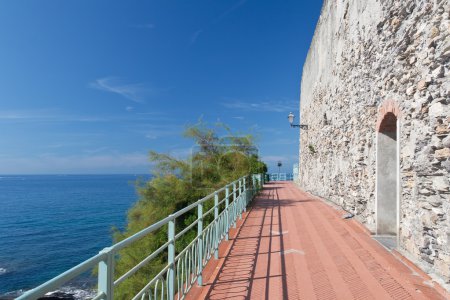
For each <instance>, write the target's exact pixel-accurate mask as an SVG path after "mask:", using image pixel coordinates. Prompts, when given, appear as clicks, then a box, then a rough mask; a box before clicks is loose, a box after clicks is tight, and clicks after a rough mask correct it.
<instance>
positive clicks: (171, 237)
mask: <svg viewBox="0 0 450 300" xmlns="http://www.w3.org/2000/svg"><path fill="white" fill-rule="evenodd" d="M261 188H262V175H261V174H254V175H250V176H244V177H242V178H239V179H238V180H236V181H234V182H232V183H230V184H228V185H226V186H225V187H223V188H221V189H219V190H217V191H215V192H213V193H211V194H209V195H208V196H206V197H204V198H202V199H200V200H198V201H197V202H195V203H193V204H191V205H189V206H187V207H185V208H183V209H181V210H179V211H177V212H175V213H173V214H171V215H169V216H168V217H166V218H164V219H163V220H161V221H159V222H157V223H155V224H153V225H151V226H149V227H147V228H145V229H143V230H141V231H140V232H138V233H136V234H134V235H132V236H130V237H128V238H126V239H124V240H123V241H120V242H119V243H117V244H114V245H113V246H111V247H107V248H105V249H103V250H102V251H100V253H99V254H97V255H95V256H93V257H91V258H90V259H88V260H86V261H84V262H82V263H80V264H79V265H77V266H75V267H73V268H72V269H70V270H68V271H66V272H64V273H62V274H61V275H59V276H57V277H55V278H53V279H51V280H49V281H47V282H46V283H44V284H42V285H40V286H38V287H36V288H34V289H32V290H30V291H28V292H26V293H24V294H23V295H21V296H20V297H19V298H17V299H21V300H23V299H37V298H39V297H42V296H44V295H45V294H47V293H49V292H52V291H55V290H57V289H58V288H60V287H61V286H63V285H64V284H65V283H67V282H69V281H71V280H73V279H74V278H76V277H77V276H79V275H80V274H82V273H84V272H86V271H89V270H92V269H93V268H95V267H96V266H98V286H97V289H98V292H97V295H96V296H95V297H94V298H92V299H95V300H97V299H108V300H110V299H114V288H116V287H117V286H118V285H119V284H121V283H122V282H124V281H125V280H126V279H127V278H129V277H130V276H132V275H133V274H135V273H136V272H137V271H138V270H139V269H141V268H142V267H144V266H145V265H147V264H148V263H149V262H150V261H151V260H152V259H155V258H156V257H157V256H158V255H160V254H162V253H163V252H164V251H167V252H166V253H167V264H166V266H165V267H164V268H162V270H161V271H160V272H159V273H158V274H157V275H156V276H155V277H153V278H152V279H150V280H149V281H148V283H147V284H146V285H145V286H144V287H143V288H142V289H141V290H140V291H139V292H138V293H137V294H136V295H135V296H134V297H133V299H168V300H174V299H175V298H176V299H183V298H184V297H185V295H186V294H187V292H188V291H189V290H190V289H191V287H192V286H193V285H194V284H195V282H197V284H198V285H200V286H201V285H202V284H203V283H202V273H203V268H204V267H205V265H206V264H207V263H208V261H209V260H210V259H211V257H212V256H214V258H215V259H217V258H218V248H219V244H220V243H221V242H222V241H223V240H224V239H225V240H228V232H229V230H230V228H231V227H236V222H237V220H238V219H240V218H242V213H243V212H244V211H246V208H247V206H248V204H249V203H250V202H251V201H252V199H253V198H254V196H255V195H256V193H257V192H258V191H259V190H260V189H261ZM207 201H214V204H213V205H212V208H211V209H209V210H208V211H206V212H203V208H204V206H205V204H207ZM195 209H197V220H196V221H194V222H192V223H191V224H189V225H187V226H186V227H185V228H184V229H182V230H181V231H180V232H178V233H177V232H176V227H175V222H176V219H177V218H179V217H180V216H182V215H183V214H185V213H187V212H189V211H191V210H195ZM212 214H214V218H213V219H212V220H211V221H210V222H209V224H208V225H206V223H205V220H206V219H205V217H206V216H207V215H212ZM211 218H212V217H211ZM165 225H167V232H168V234H167V242H166V243H164V244H163V245H162V246H161V247H159V248H158V249H157V250H156V251H154V252H152V253H150V254H149V255H148V256H147V257H146V258H144V259H143V260H142V261H141V262H139V263H138V264H137V265H135V266H134V267H133V268H131V269H130V270H128V271H127V272H125V273H124V274H123V275H121V276H120V277H119V276H116V274H115V273H114V264H115V257H116V256H117V254H118V253H119V251H120V250H122V249H124V248H125V247H127V246H129V245H130V244H132V243H134V242H137V241H138V240H139V239H141V238H143V237H145V236H147V235H148V234H150V233H152V232H155V231H156V230H158V229H160V228H161V227H163V226H165ZM204 225H206V226H204ZM195 226H196V227H197V235H196V237H195V238H194V239H193V240H192V241H191V242H190V243H189V245H188V246H187V247H185V248H184V249H183V250H181V251H180V252H179V253H176V250H175V249H176V248H175V245H176V241H177V239H179V238H180V237H181V236H182V235H184V234H186V233H187V232H189V231H190V230H194V229H195V228H194V227H195ZM116 277H117V278H116Z"/></svg>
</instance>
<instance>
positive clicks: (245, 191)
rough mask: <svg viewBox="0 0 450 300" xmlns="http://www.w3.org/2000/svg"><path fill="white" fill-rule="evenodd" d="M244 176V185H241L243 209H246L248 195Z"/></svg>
mask: <svg viewBox="0 0 450 300" xmlns="http://www.w3.org/2000/svg"><path fill="white" fill-rule="evenodd" d="M246 179H247V178H246V177H244V186H243V187H242V188H243V190H244V199H245V202H244V211H247V204H248V195H247V187H246V184H247V182H246Z"/></svg>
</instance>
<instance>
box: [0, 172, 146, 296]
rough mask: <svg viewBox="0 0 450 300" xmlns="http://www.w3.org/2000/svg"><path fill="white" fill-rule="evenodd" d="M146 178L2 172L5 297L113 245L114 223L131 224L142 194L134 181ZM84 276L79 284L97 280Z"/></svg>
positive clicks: (0, 238) (0, 281) (0, 243)
mask: <svg viewBox="0 0 450 300" xmlns="http://www.w3.org/2000/svg"><path fill="white" fill-rule="evenodd" d="M142 177H143V176H136V175H64V176H62V175H33V176H31V175H29V176H8V175H0V298H2V297H5V295H7V296H14V295H17V294H18V293H20V292H21V291H23V290H27V289H30V288H33V287H35V286H37V285H39V284H41V283H43V282H45V281H46V280H48V279H51V278H52V277H54V276H56V275H58V274H60V273H61V272H63V271H65V270H67V269H69V268H71V267H73V266H75V265H76V264H78V263H80V262H82V261H83V260H85V259H87V258H89V257H91V256H93V255H95V254H96V253H98V251H99V250H101V249H103V248H104V247H106V246H109V245H111V242H112V240H111V227H112V226H117V227H119V228H123V226H124V225H125V222H126V212H127V210H128V209H129V208H130V206H131V205H132V204H133V203H134V202H135V201H136V200H137V198H138V197H137V194H136V191H135V190H136V189H135V186H134V181H135V180H136V179H137V178H142ZM147 179H148V178H147ZM84 277H85V278H84V279H83V278H82V279H80V281H79V282H75V283H73V285H74V286H73V288H74V289H78V288H83V287H86V283H87V285H89V283H91V282H92V280H90V279H89V276H84ZM77 285H78V286H77Z"/></svg>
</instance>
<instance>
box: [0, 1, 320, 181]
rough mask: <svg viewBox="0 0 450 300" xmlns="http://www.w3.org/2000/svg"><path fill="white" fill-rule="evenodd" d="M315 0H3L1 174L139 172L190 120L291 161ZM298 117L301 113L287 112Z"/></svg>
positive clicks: (172, 144) (178, 145) (175, 145)
mask: <svg viewBox="0 0 450 300" xmlns="http://www.w3.org/2000/svg"><path fill="white" fill-rule="evenodd" d="M321 4H322V3H321V1H298V0H297V1H295V0H292V1H275V0H273V1H261V0H259V1H257V0H247V1H245V0H230V1H212V0H209V1H194V0H192V1H172V0H166V1H151V0H148V1H107V0H102V1H97V0H96V1H92V0H83V1H69V0H67V1H60V0H55V1H48V0H42V1H21V0H17V1H12V0H11V1H0V45H1V46H0V68H1V72H0V174H48V173H58V174H61V173H62V174H70V173H78V174H80V173H86V174H88V173H103V174H104V173H148V172H149V170H150V168H151V166H150V164H149V162H148V159H147V156H148V155H147V154H148V151H149V150H156V151H160V152H166V153H171V154H174V155H177V156H180V157H183V156H185V155H187V153H189V151H190V149H191V147H192V144H191V143H190V142H189V141H187V140H185V139H183V138H182V137H181V132H182V131H183V129H184V128H185V127H186V125H188V124H194V123H196V122H197V120H198V119H199V118H200V117H202V118H203V120H204V121H206V122H209V123H215V122H217V121H220V122H224V123H226V124H228V125H229V126H230V127H231V128H232V129H233V130H235V131H238V132H251V133H253V134H254V135H256V136H257V139H258V145H259V151H260V155H261V156H262V158H263V160H265V161H266V163H267V164H268V165H269V168H270V170H271V171H276V170H277V168H276V163H277V161H278V160H281V161H282V162H283V164H284V166H283V169H284V171H287V172H289V171H291V169H292V164H293V163H295V162H296V161H297V160H298V158H297V153H298V129H291V128H290V127H289V125H288V122H287V114H288V113H289V112H290V111H293V112H294V114H295V115H296V116H298V109H299V97H300V80H301V69H302V65H303V62H304V59H305V57H306V54H307V51H308V48H309V44H310V41H311V38H312V35H313V32H314V28H315V25H316V22H317V19H318V16H319V13H320V8H321ZM297 121H298V118H297Z"/></svg>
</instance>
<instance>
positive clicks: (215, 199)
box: [214, 192, 220, 259]
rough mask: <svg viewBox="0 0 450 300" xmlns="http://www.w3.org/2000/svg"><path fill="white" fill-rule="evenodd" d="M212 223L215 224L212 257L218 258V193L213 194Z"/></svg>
mask: <svg viewBox="0 0 450 300" xmlns="http://www.w3.org/2000/svg"><path fill="white" fill-rule="evenodd" d="M214 223H215V225H214V226H216V236H215V242H214V258H215V259H219V237H220V235H219V227H220V226H219V194H217V192H216V193H215V194H214Z"/></svg>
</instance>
